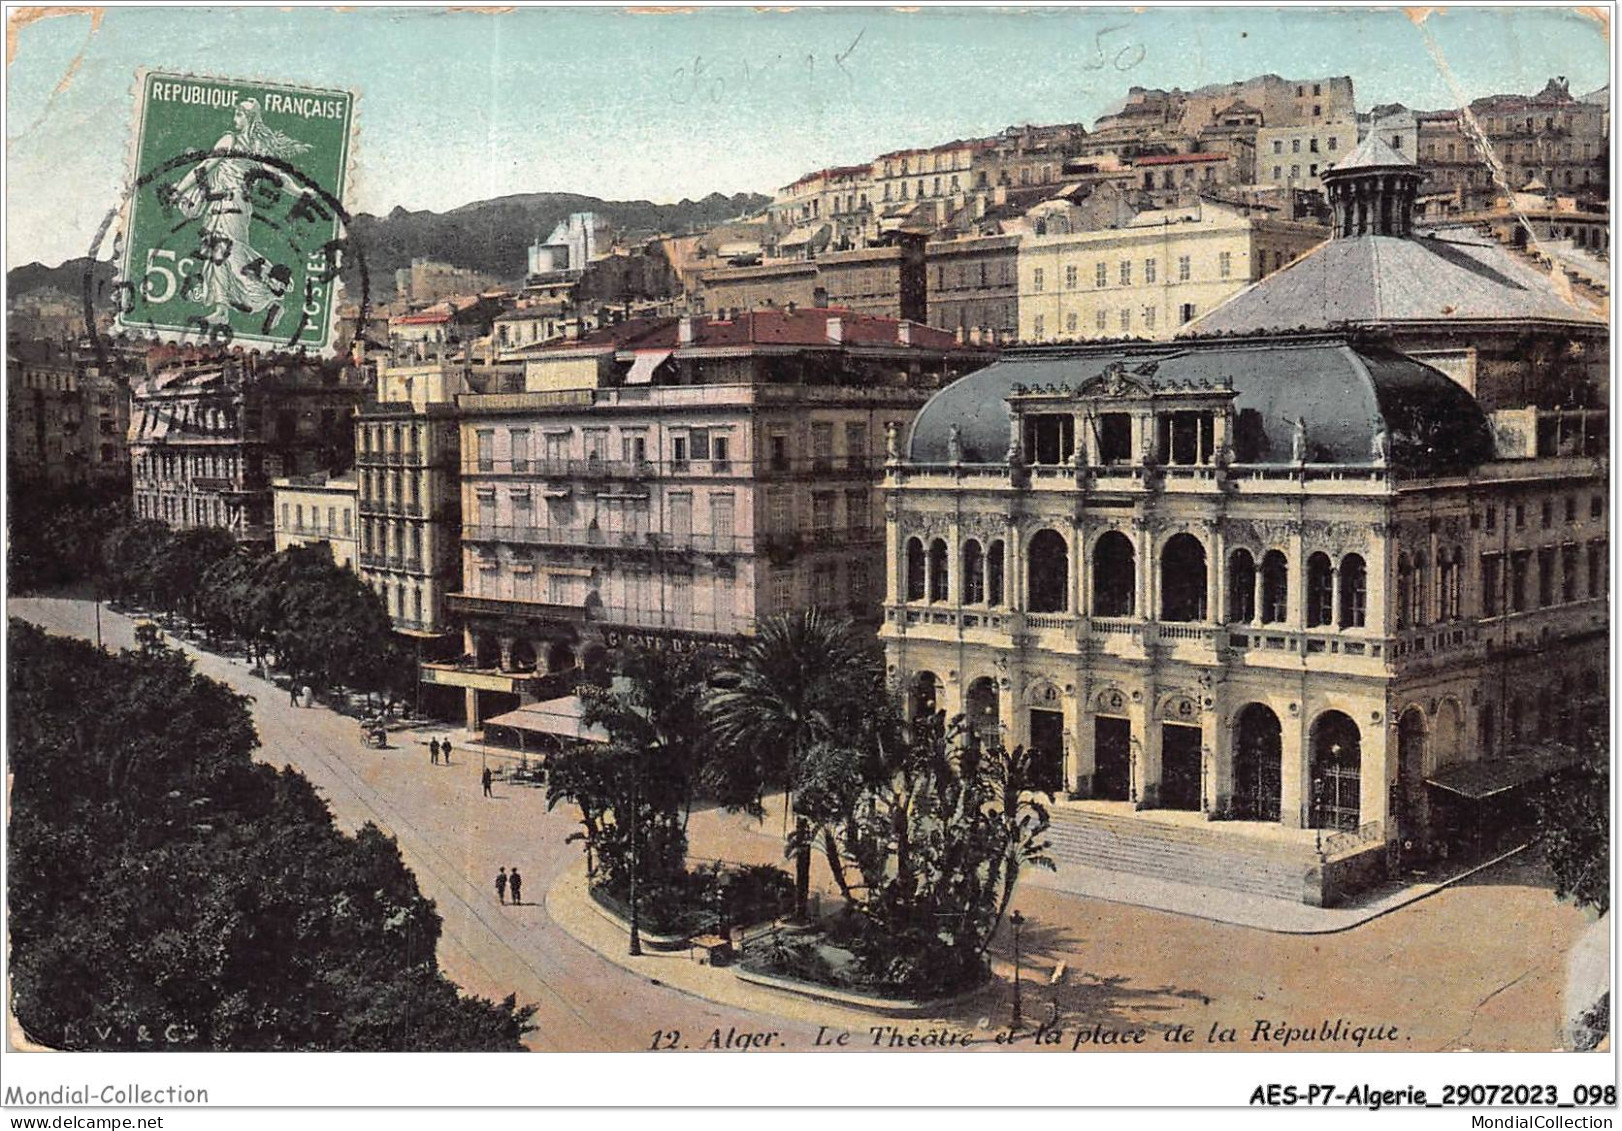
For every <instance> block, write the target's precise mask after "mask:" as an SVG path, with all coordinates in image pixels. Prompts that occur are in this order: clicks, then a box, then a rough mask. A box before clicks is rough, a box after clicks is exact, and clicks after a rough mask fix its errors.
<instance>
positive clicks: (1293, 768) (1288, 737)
mask: <svg viewBox="0 0 1622 1131" xmlns="http://www.w3.org/2000/svg"><path fill="white" fill-rule="evenodd" d="M1268 706H1274V705H1273V704H1271V703H1269V704H1268ZM1275 709H1276V708H1275ZM1278 716H1279V731H1280V742H1279V746H1280V757H1281V759H1282V761H1283V766H1282V767H1281V769H1282V771H1283V772H1282V773H1281V775H1280V782H1279V822H1280V823H1281V824H1283V826H1284V827H1285V828H1287V829H1304V828H1306V827H1307V826H1308V824H1310V820H1309V812H1308V807H1309V806H1310V805H1311V804H1312V781H1311V778H1310V777H1309V776H1308V771H1309V761H1310V756H1309V754H1308V750H1307V720H1306V717H1305V712H1303V711H1297V712H1296V714H1294V715H1291V714H1290V711H1289V709H1288V708H1287V707H1286V708H1285V709H1284V710H1282V711H1279V712H1278Z"/></svg>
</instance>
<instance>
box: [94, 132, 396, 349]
mask: <svg viewBox="0 0 1622 1131" xmlns="http://www.w3.org/2000/svg"><path fill="white" fill-rule="evenodd" d="M121 221H122V222H121ZM115 225H119V227H118V230H116V231H115V230H114V229H115ZM109 233H112V241H111V243H110V244H109V243H108V236H109ZM104 251H105V252H106V256H105V258H104V256H103V253H104ZM107 263H110V264H111V266H112V268H113V269H112V271H111V272H110V273H109V272H108V271H107V270H106V266H105V264H107ZM346 272H348V273H351V274H352V277H353V278H354V279H355V280H356V281H357V282H358V284H359V287H358V289H359V295H358V299H359V302H358V305H357V308H356V315H355V324H354V327H353V332H352V333H353V337H354V338H359V337H360V336H362V335H363V334H364V333H365V329H366V326H367V321H368V317H369V313H370V283H369V278H368V274H367V268H366V259H365V255H364V254H363V252H362V251H361V249H360V247H359V246H358V245H357V244H356V242H355V240H354V239H353V220H352V218H351V217H350V215H349V213H348V212H347V211H346V210H345V209H344V207H343V204H342V202H341V201H340V200H339V199H338V198H337V197H336V196H335V195H334V194H333V193H332V192H330V191H329V190H328V189H327V188H326V187H324V186H323V185H321V184H320V183H319V182H318V181H317V180H316V179H315V178H314V177H312V176H310V175H309V174H308V173H306V172H305V171H303V170H301V169H299V168H298V167H297V166H295V165H294V164H293V163H292V162H290V161H289V160H287V159H286V158H284V157H277V156H273V155H268V154H263V153H256V152H251V151H247V150H241V149H234V148H224V149H213V150H206V151H204V150H195V149H194V150H187V151H186V152H183V153H180V154H177V155H175V156H173V157H171V158H168V159H166V160H163V161H161V162H159V163H158V164H156V165H154V166H153V167H152V168H150V169H148V170H147V171H145V172H144V173H142V174H141V175H140V176H139V177H138V178H137V179H136V181H135V183H134V184H133V185H132V186H131V188H130V189H129V191H128V192H127V193H126V194H125V196H124V199H123V200H121V201H120V202H119V203H118V204H117V205H115V206H114V207H113V208H112V209H111V210H109V212H108V213H107V215H106V217H105V218H104V219H103V220H102V222H101V224H100V226H99V227H98V228H97V230H96V234H95V237H94V239H93V240H92V242H91V246H90V252H89V256H88V262H87V264H86V269H85V275H84V287H83V303H84V319H85V329H86V333H87V334H88V336H89V337H90V339H91V341H92V343H93V344H94V348H95V350H96V352H97V354H98V356H99V359H100V360H101V362H102V363H103V364H107V363H108V362H109V359H110V350H109V348H108V343H107V342H106V341H105V340H104V338H103V335H102V333H101V328H100V323H99V321H98V313H99V312H101V311H104V310H106V309H107V307H108V306H109V305H110V306H111V307H112V310H113V320H112V326H113V328H114V330H115V331H116V332H119V333H125V334H134V335H137V336H140V337H143V338H146V339H149V340H159V341H170V342H177V343H181V344H187V343H190V344H201V345H207V346H210V347H214V348H217V349H227V348H230V347H232V346H239V347H246V348H258V349H264V350H267V351H272V352H281V351H286V352H295V353H322V352H325V351H327V350H329V349H331V348H332V347H333V345H334V343H335V341H336V339H337V338H338V337H339V336H340V335H339V334H338V330H339V322H340V318H339V310H338V299H339V294H340V289H341V287H340V275H341V274H343V273H346Z"/></svg>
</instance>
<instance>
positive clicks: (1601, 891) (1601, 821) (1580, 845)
mask: <svg viewBox="0 0 1622 1131" xmlns="http://www.w3.org/2000/svg"><path fill="white" fill-rule="evenodd" d="M1593 713H1597V712H1593ZM1578 753H1579V754H1580V758H1579V760H1578V761H1577V763H1576V764H1575V765H1573V766H1571V767H1569V768H1568V769H1566V770H1563V771H1562V772H1561V773H1559V774H1557V775H1556V776H1555V778H1554V780H1553V781H1552V782H1550V783H1549V786H1548V788H1546V789H1545V790H1544V791H1543V792H1542V793H1540V794H1538V795H1536V797H1535V799H1534V805H1535V810H1536V815H1537V822H1538V841H1539V843H1540V844H1542V846H1543V853H1544V855H1545V856H1546V857H1547V858H1548V861H1549V867H1550V868H1551V869H1552V870H1553V871H1554V882H1555V894H1556V895H1558V896H1559V897H1560V898H1562V899H1570V900H1571V901H1572V902H1573V903H1575V904H1576V905H1577V906H1578V907H1592V908H1594V909H1595V910H1596V911H1597V912H1598V913H1599V914H1601V915H1603V914H1605V912H1606V911H1608V910H1610V907H1611V763H1610V742H1609V737H1608V729H1607V728H1606V727H1605V726H1604V725H1603V719H1599V720H1595V724H1594V725H1592V726H1590V727H1589V728H1588V729H1587V730H1586V732H1585V733H1584V734H1583V737H1582V741H1581V743H1580V746H1579V750H1578Z"/></svg>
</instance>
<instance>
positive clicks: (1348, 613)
mask: <svg viewBox="0 0 1622 1131" xmlns="http://www.w3.org/2000/svg"><path fill="white" fill-rule="evenodd" d="M1368 606H1369V569H1368V566H1367V565H1365V564H1364V563H1363V556H1362V555H1361V554H1347V555H1346V556H1345V557H1344V558H1342V559H1340V627H1342V628H1362V627H1364V625H1366V624H1367V623H1368Z"/></svg>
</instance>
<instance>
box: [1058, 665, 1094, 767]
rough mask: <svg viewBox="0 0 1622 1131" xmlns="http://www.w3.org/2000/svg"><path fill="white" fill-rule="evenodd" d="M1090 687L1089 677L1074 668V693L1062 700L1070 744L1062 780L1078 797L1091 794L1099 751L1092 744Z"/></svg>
mask: <svg viewBox="0 0 1622 1131" xmlns="http://www.w3.org/2000/svg"><path fill="white" fill-rule="evenodd" d="M1091 691H1092V681H1091V680H1088V679H1086V678H1084V677H1083V676H1082V675H1081V673H1080V672H1077V680H1076V693H1075V695H1073V696H1071V697H1070V700H1069V702H1068V703H1066V704H1065V714H1066V715H1067V716H1068V718H1067V720H1066V724H1065V730H1066V732H1067V734H1068V736H1069V747H1070V749H1069V750H1068V751H1067V757H1066V759H1065V763H1066V764H1065V780H1066V781H1067V782H1068V783H1069V784H1070V788H1071V789H1072V790H1074V791H1075V792H1076V794H1077V795H1079V796H1081V797H1091V796H1092V795H1093V773H1094V771H1095V770H1096V769H1097V766H1098V752H1097V751H1096V750H1095V749H1094V745H1093V728H1092V726H1091V723H1092V712H1091V710H1090V708H1089V706H1088V700H1089V697H1090V694H1091Z"/></svg>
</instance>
